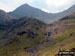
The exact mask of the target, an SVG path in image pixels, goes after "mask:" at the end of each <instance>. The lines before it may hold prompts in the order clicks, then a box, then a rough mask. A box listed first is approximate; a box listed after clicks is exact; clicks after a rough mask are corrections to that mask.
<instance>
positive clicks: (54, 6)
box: [45, 0, 75, 13]
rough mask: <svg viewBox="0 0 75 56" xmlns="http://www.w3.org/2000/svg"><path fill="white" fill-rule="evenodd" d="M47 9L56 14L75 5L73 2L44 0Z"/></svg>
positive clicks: (72, 0) (68, 0)
mask: <svg viewBox="0 0 75 56" xmlns="http://www.w3.org/2000/svg"><path fill="white" fill-rule="evenodd" d="M45 1H46V5H47V6H48V9H49V10H50V12H52V13H55V12H56V13H57V12H60V11H63V10H66V9H68V8H69V7H71V6H72V5H74V4H75V0H45Z"/></svg>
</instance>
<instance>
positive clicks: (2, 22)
mask: <svg viewBox="0 0 75 56" xmlns="http://www.w3.org/2000/svg"><path fill="white" fill-rule="evenodd" d="M10 21H11V16H10V15H8V14H7V13H6V12H5V11H3V10H0V35H1V34H2V33H3V32H4V31H5V30H7V29H8V28H9V24H10V23H9V22H10Z"/></svg>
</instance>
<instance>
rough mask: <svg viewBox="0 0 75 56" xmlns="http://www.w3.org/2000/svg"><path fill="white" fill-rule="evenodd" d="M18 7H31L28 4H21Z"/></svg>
mask: <svg viewBox="0 0 75 56" xmlns="http://www.w3.org/2000/svg"><path fill="white" fill-rule="evenodd" d="M20 7H31V6H30V5H29V4H23V5H21V6H20Z"/></svg>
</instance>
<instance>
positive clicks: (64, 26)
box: [36, 13, 75, 56]
mask: <svg viewBox="0 0 75 56" xmlns="http://www.w3.org/2000/svg"><path fill="white" fill-rule="evenodd" d="M49 26H50V27H52V28H50V30H48V32H51V33H52V34H53V37H54V38H53V41H52V42H48V43H47V44H43V45H42V46H40V48H39V52H38V54H37V55H36V56H38V55H39V56H43V55H44V56H56V54H58V52H59V50H61V51H63V50H70V49H72V48H75V45H74V44H75V13H73V14H71V15H69V16H66V17H64V18H62V19H60V20H59V21H57V22H54V23H53V24H50V25H49ZM51 30H52V31H51Z"/></svg>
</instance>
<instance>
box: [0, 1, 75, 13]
mask: <svg viewBox="0 0 75 56" xmlns="http://www.w3.org/2000/svg"><path fill="white" fill-rule="evenodd" d="M25 3H26V4H29V5H30V6H32V7H35V8H39V9H41V10H43V11H45V12H48V13H59V12H62V11H64V10H67V9H68V8H70V7H71V6H73V5H74V4H75V0H0V9H2V10H5V11H6V12H10V11H13V10H15V9H16V8H17V7H19V6H21V5H23V4H25Z"/></svg>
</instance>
